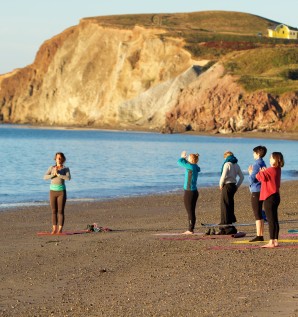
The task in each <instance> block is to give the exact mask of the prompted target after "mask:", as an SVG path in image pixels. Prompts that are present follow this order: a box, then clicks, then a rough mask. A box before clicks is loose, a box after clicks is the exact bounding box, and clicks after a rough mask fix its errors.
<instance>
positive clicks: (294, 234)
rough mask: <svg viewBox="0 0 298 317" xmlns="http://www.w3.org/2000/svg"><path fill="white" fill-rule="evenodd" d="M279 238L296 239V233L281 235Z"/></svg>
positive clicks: (297, 235) (297, 234)
mask: <svg viewBox="0 0 298 317" xmlns="http://www.w3.org/2000/svg"><path fill="white" fill-rule="evenodd" d="M280 237H282V238H287V237H297V238H298V233H284V234H281V235H280Z"/></svg>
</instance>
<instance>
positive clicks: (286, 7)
mask: <svg viewBox="0 0 298 317" xmlns="http://www.w3.org/2000/svg"><path fill="white" fill-rule="evenodd" d="M206 10H224V11H238V12H246V13H252V14H255V15H259V16H262V17H265V18H268V19H272V20H275V21H278V22H281V23H284V24H287V25H290V26H293V27H298V13H297V12H298V0H282V1H278V0H207V1H206V0H184V1H181V0H143V1H140V0H97V1H96V0H85V1H81V0H48V1H45V0H7V1H2V2H1V5H0V74H4V73H7V72H10V71H12V70H13V69H15V68H20V67H25V66H26V65H28V64H31V63H32V62H33V61H34V57H35V54H36V52H37V50H38V48H39V47H40V46H41V44H42V43H43V42H44V41H45V40H47V39H49V38H51V37H53V36H54V35H56V34H59V33H61V32H62V31H63V30H65V29H66V28H68V27H70V26H73V25H77V24H78V23H79V20H80V19H81V18H83V17H89V16H101V15H112V14H128V13H132V14H133V13H176V12H197V11H206Z"/></svg>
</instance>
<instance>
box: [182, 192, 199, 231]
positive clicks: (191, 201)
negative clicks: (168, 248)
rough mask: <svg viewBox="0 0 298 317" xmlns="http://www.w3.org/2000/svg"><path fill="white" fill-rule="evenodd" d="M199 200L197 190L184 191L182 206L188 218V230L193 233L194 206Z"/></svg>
mask: <svg viewBox="0 0 298 317" xmlns="http://www.w3.org/2000/svg"><path fill="white" fill-rule="evenodd" d="M198 198H199V192H198V191H197V190H185V191H184V206H185V209H186V211H187V216H188V230H189V231H191V232H193V231H194V228H195V224H196V204H197V200H198Z"/></svg>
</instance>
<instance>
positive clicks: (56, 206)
mask: <svg viewBox="0 0 298 317" xmlns="http://www.w3.org/2000/svg"><path fill="white" fill-rule="evenodd" d="M65 203H66V190H60V191H55V190H50V205H51V209H52V224H53V226H57V224H58V225H59V226H63V225H64V208H65Z"/></svg>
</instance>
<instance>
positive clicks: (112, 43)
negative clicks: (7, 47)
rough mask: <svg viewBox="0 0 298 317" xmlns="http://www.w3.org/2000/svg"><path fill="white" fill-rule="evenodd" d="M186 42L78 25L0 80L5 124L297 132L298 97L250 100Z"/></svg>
mask: <svg viewBox="0 0 298 317" xmlns="http://www.w3.org/2000/svg"><path fill="white" fill-rule="evenodd" d="M183 45H184V43H183V41H182V40H180V39H177V38H175V39H174V38H168V37H166V36H165V34H164V33H163V31H162V30H161V29H148V28H141V27H135V28H134V29H132V30H129V29H116V28H110V27H103V26H101V25H99V24H98V23H97V22H96V21H95V20H92V19H86V20H82V21H81V23H80V24H79V25H78V26H75V27H72V28H69V29H67V30H66V31H64V32H63V33H61V34H59V35H57V36H56V37H54V38H52V39H50V40H48V41H46V42H45V43H44V44H43V45H42V46H41V48H40V50H39V52H38V53H37V56H36V59H35V61H34V63H33V64H32V65H29V66H27V67H25V68H23V69H19V70H16V71H14V72H12V73H10V74H6V75H4V76H0V117H1V119H2V122H11V123H33V124H34V123H37V124H45V125H63V126H84V127H111V128H116V129H117V128H131V129H134V128H138V129H155V130H160V131H161V130H162V131H165V132H182V131H185V130H188V129H193V130H197V131H213V132H220V133H227V132H233V131H245V130H254V129H258V130H285V131H297V129H298V128H297V127H298V124H297V120H298V119H297V117H298V116H297V101H298V97H297V94H288V95H284V96H281V97H278V98H273V97H272V96H269V95H268V94H266V93H262V92H260V93H254V94H247V93H245V92H244V91H243V90H242V88H241V87H240V86H239V85H237V84H236V79H235V78H233V77H231V76H229V75H227V74H225V71H224V68H223V66H222V65H221V64H220V63H217V64H215V65H214V66H213V67H211V68H209V69H208V70H207V71H205V72H203V68H202V67H201V66H203V65H204V64H205V63H206V61H195V60H194V59H193V58H192V57H191V55H190V54H189V52H187V51H186V50H185V49H184V48H183Z"/></svg>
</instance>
